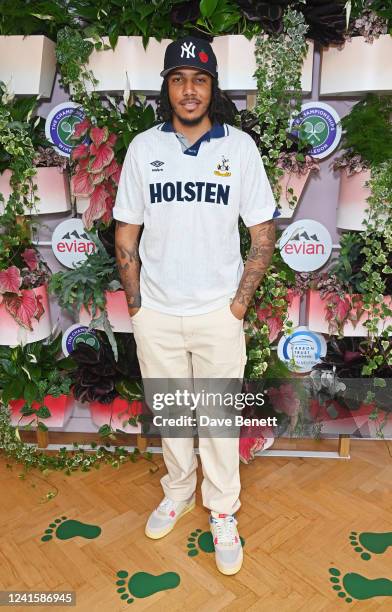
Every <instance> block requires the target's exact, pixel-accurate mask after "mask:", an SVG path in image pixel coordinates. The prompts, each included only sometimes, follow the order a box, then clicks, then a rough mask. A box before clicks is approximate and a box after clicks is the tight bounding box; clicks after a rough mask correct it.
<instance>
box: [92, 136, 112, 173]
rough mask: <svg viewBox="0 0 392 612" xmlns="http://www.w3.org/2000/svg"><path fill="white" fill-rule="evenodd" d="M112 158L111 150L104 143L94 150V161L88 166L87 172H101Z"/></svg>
mask: <svg viewBox="0 0 392 612" xmlns="http://www.w3.org/2000/svg"><path fill="white" fill-rule="evenodd" d="M113 157H114V151H113V149H112V148H111V147H110V146H109V145H108V144H107V143H106V142H104V143H103V144H101V145H100V146H99V147H98V149H96V155H95V159H94V160H92V161H91V162H90V164H89V171H90V172H92V173H96V172H102V170H103V169H104V168H105V167H106V166H108V165H109V164H110V162H111V161H112V159H113Z"/></svg>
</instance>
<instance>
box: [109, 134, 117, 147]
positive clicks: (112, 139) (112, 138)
mask: <svg viewBox="0 0 392 612" xmlns="http://www.w3.org/2000/svg"><path fill="white" fill-rule="evenodd" d="M116 140H117V136H116V134H110V135H109V138H108V143H109V144H111V145H112V147H113V146H114V145H115V144H116Z"/></svg>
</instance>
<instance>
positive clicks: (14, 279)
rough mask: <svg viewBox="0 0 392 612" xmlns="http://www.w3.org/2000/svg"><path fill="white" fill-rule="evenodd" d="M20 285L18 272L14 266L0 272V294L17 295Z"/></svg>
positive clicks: (20, 279)
mask: <svg viewBox="0 0 392 612" xmlns="http://www.w3.org/2000/svg"><path fill="white" fill-rule="evenodd" d="M21 284H22V278H21V276H20V270H19V268H17V267H16V266H11V267H10V268H7V270H2V271H1V272H0V293H18V291H19V289H20V286H21Z"/></svg>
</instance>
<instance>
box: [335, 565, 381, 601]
mask: <svg viewBox="0 0 392 612" xmlns="http://www.w3.org/2000/svg"><path fill="white" fill-rule="evenodd" d="M329 573H330V574H331V577H330V581H331V582H332V583H333V587H332V588H333V590H334V591H337V596H338V597H341V598H343V597H344V598H345V601H347V603H350V602H351V601H352V600H353V599H371V598H372V597H383V596H389V597H392V581H391V580H388V578H376V579H374V580H371V579H370V578H365V576H361V574H356V573H354V572H351V573H350V574H345V575H344V576H343V578H341V572H340V571H339V570H338V569H336V567H330V568H329Z"/></svg>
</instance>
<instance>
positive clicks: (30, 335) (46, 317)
mask: <svg viewBox="0 0 392 612" xmlns="http://www.w3.org/2000/svg"><path fill="white" fill-rule="evenodd" d="M33 291H34V293H35V295H36V296H40V297H41V298H42V302H41V303H42V306H43V308H44V313H43V315H42V316H41V318H40V320H39V321H37V320H36V319H34V318H33V319H32V327H33V331H30V330H28V329H25V328H24V327H22V326H21V325H19V323H17V322H16V321H15V319H14V318H13V317H12V316H11V315H10V314H9V313H8V312H7V310H6V309H5V306H4V304H0V345H6V346H13V345H16V344H27V343H29V342H37V341H38V340H43V339H44V338H47V337H48V336H50V334H51V332H52V319H51V316H50V307H49V299H48V289H47V286H46V285H40V287H36V288H35V289H33Z"/></svg>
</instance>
